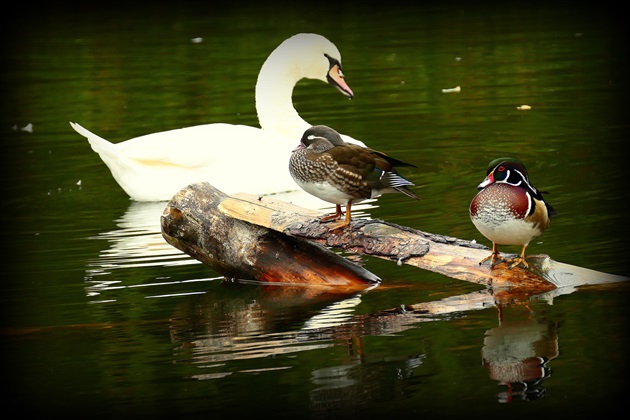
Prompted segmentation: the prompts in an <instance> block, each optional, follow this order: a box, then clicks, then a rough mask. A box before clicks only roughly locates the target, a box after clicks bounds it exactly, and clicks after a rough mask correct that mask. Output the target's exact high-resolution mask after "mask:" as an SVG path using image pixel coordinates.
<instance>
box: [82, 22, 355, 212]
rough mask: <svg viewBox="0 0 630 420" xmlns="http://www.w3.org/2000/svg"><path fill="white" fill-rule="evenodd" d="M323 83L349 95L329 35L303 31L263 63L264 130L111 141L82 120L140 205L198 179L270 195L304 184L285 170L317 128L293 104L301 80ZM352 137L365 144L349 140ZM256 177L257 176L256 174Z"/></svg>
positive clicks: (260, 104) (186, 131)
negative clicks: (310, 130) (299, 142)
mask: <svg viewBox="0 0 630 420" xmlns="http://www.w3.org/2000/svg"><path fill="white" fill-rule="evenodd" d="M304 78H308V79H316V80H321V81H324V82H326V83H329V84H330V85H332V86H334V87H335V88H336V89H337V90H338V91H339V92H341V93H342V94H343V95H344V96H346V97H348V98H352V97H353V96H354V92H353V91H352V89H351V88H350V87H349V86H348V84H347V82H346V80H345V76H344V74H343V71H342V66H341V53H340V52H339V50H338V48H337V47H336V46H335V44H333V43H332V42H331V41H329V40H328V39H327V38H326V37H324V36H322V35H319V34H314V33H299V34H296V35H293V36H292V37H290V38H288V39H286V40H285V41H283V42H282V43H281V44H280V45H279V46H278V47H276V48H275V49H274V50H273V51H272V53H271V54H270V55H269V56H268V57H267V59H266V60H265V62H264V63H263V65H262V67H261V69H260V72H259V74H258V79H257V82H256V88H255V101H256V111H257V114H258V120H259V124H260V128H259V127H253V126H248V125H240V124H228V123H211V124H202V125H197V126H190V127H184V128H179V129H174V130H168V131H161V132H155V133H151V134H146V135H143V136H140V137H135V138H132V139H129V140H126V141H122V142H119V143H112V142H110V141H108V140H106V139H104V138H102V137H100V136H98V135H96V134H94V133H92V132H91V131H89V130H88V129H86V128H84V127H83V126H81V125H80V124H78V123H76V122H72V121H71V122H70V126H71V127H72V128H73V129H74V130H75V131H76V132H77V133H79V134H80V135H82V136H84V137H86V138H87V140H88V141H89V143H90V146H91V147H92V149H93V150H94V151H95V152H96V153H98V155H99V156H100V158H101V159H102V161H103V162H104V163H105V164H106V165H107V167H108V168H109V170H110V171H111V173H112V176H113V177H114V179H115V180H116V182H117V183H118V184H119V185H120V187H121V188H122V189H123V190H124V191H125V192H126V193H127V195H128V196H129V197H130V198H131V199H132V200H135V201H168V200H170V199H171V198H172V197H173V195H174V194H176V193H177V192H178V191H179V190H180V189H182V188H183V187H185V186H187V185H188V184H190V183H193V182H199V181H207V182H210V183H211V184H213V185H214V186H215V187H216V188H218V189H220V190H221V191H223V192H224V193H226V194H228V195H232V194H234V193H237V192H248V193H252V194H258V195H270V194H276V193H282V192H286V191H296V190H299V187H298V186H297V185H296V184H295V182H294V181H293V179H292V178H291V177H290V176H289V174H288V173H287V171H286V161H287V160H288V158H289V156H290V154H291V150H292V149H293V147H294V144H295V138H299V136H300V135H301V134H302V132H304V131H305V130H306V129H307V128H308V127H310V126H311V124H309V123H308V122H306V121H305V120H304V119H302V118H301V117H300V115H299V114H298V112H297V111H296V109H295V108H294V106H293V101H292V92H293V88H294V87H295V85H296V84H297V82H298V81H299V80H301V79H304ZM344 138H345V140H346V141H348V142H351V143H355V144H358V145H363V146H364V145H365V144H364V143H363V142H361V141H360V140H356V139H354V138H352V137H350V136H344ZM252 175H253V176H252Z"/></svg>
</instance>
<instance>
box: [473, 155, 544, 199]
mask: <svg viewBox="0 0 630 420" xmlns="http://www.w3.org/2000/svg"><path fill="white" fill-rule="evenodd" d="M495 182H498V183H504V184H510V185H514V186H521V187H523V188H530V189H531V190H532V191H534V192H536V190H535V188H533V187H531V185H530V182H529V175H528V173H527V169H526V168H525V165H524V164H523V162H521V161H520V160H519V159H516V158H512V157H501V158H497V159H494V160H493V161H491V162H490V163H489V164H488V168H487V170H486V178H485V179H484V180H483V181H482V182H481V184H479V185H478V186H477V188H478V189H483V188H485V187H487V186H488V185H490V184H494V183H495Z"/></svg>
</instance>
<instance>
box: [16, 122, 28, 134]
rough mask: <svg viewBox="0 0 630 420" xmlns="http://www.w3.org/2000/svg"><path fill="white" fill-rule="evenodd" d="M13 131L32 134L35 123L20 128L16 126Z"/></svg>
mask: <svg viewBox="0 0 630 420" xmlns="http://www.w3.org/2000/svg"><path fill="white" fill-rule="evenodd" d="M12 128H13V131H18V130H19V131H26V132H27V133H32V132H33V123H28V124H26V125H25V126H24V127H21V128H20V126H18V125H17V124H15V125H14V126H13V127H12Z"/></svg>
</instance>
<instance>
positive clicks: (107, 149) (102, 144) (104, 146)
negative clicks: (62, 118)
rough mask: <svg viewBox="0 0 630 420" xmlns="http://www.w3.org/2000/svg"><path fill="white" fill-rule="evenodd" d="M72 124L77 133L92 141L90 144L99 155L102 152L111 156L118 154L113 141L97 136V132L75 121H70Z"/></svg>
mask: <svg viewBox="0 0 630 420" xmlns="http://www.w3.org/2000/svg"><path fill="white" fill-rule="evenodd" d="M70 126H71V127H72V128H74V130H75V131H76V132H77V133H79V134H81V135H82V136H84V137H85V138H87V139H88V141H89V142H90V146H92V150H94V151H95V152H96V153H98V154H99V155H102V154H106V155H110V156H115V155H117V153H116V148H115V147H114V144H113V143H110V142H109V141H107V140H105V139H104V138H102V137H99V136H97V135H96V134H94V133H92V132H91V131H90V130H88V129H87V128H84V127H82V126H80V125H79V124H77V123H75V122H72V121H70Z"/></svg>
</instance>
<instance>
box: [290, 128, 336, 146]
mask: <svg viewBox="0 0 630 420" xmlns="http://www.w3.org/2000/svg"><path fill="white" fill-rule="evenodd" d="M317 141H326V142H328V143H330V144H332V145H333V146H343V145H345V144H346V142H344V141H343V139H342V138H341V135H340V134H339V133H338V132H337V131H336V130H334V129H332V128H330V127H328V126H327V125H314V126H312V127H310V128H309V129H308V130H306V131H305V132H304V134H303V135H302V140H301V142H302V144H304V145H305V146H307V147H308V146H309V145H311V144H313V143H315V142H317Z"/></svg>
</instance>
